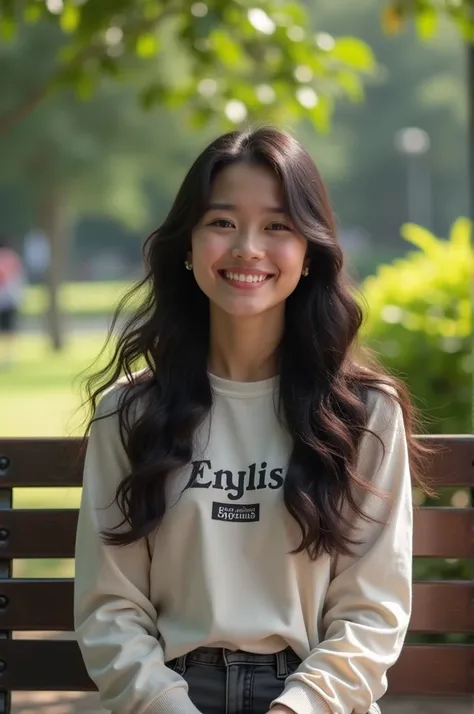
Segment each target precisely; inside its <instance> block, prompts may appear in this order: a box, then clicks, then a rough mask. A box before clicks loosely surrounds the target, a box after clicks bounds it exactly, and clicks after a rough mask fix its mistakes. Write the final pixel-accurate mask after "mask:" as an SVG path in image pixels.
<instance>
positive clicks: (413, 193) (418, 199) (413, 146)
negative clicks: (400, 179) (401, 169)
mask: <svg viewBox="0 0 474 714" xmlns="http://www.w3.org/2000/svg"><path fill="white" fill-rule="evenodd" d="M395 146H396V148H397V149H398V151H399V152H400V153H401V154H402V155H403V156H404V157H405V159H406V167H407V183H406V186H407V210H408V220H409V221H410V222H411V223H418V224H420V225H422V226H425V228H431V217H432V216H431V180H430V173H429V168H428V164H427V161H426V158H427V154H428V152H429V150H430V147H431V139H430V137H429V135H428V133H427V132H426V131H425V130H424V129H420V128H419V127H405V128H403V129H400V130H399V131H397V133H396V134H395Z"/></svg>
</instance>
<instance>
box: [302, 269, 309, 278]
mask: <svg viewBox="0 0 474 714" xmlns="http://www.w3.org/2000/svg"><path fill="white" fill-rule="evenodd" d="M301 275H302V276H303V278H306V277H308V275H309V268H308V266H306V267H305V268H303V271H302V273H301Z"/></svg>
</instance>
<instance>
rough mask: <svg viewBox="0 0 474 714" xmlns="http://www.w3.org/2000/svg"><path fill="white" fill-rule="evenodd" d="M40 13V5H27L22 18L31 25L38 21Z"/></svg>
mask: <svg viewBox="0 0 474 714" xmlns="http://www.w3.org/2000/svg"><path fill="white" fill-rule="evenodd" d="M42 14H43V13H42V11H41V6H40V5H37V4H35V5H27V6H26V7H25V8H24V10H23V19H24V21H25V22H26V23H28V24H29V25H33V24H34V23H35V22H38V20H39V19H40V18H41V16H42Z"/></svg>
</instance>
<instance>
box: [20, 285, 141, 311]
mask: <svg viewBox="0 0 474 714" xmlns="http://www.w3.org/2000/svg"><path fill="white" fill-rule="evenodd" d="M130 287H131V283H128V282H122V281H104V282H71V283H65V284H64V285H63V286H62V288H61V290H60V301H61V305H62V307H63V310H64V312H65V313H66V314H70V315H76V316H78V317H79V316H80V317H95V316H98V315H108V314H110V313H112V312H113V311H114V309H115V307H116V306H117V303H118V301H119V300H120V298H121V297H123V295H124V294H125V292H126V291H127V290H128V289H129V288H130ZM47 304H48V297H47V292H46V290H45V287H44V286H43V285H28V286H27V288H26V291H25V297H24V300H23V304H22V308H21V312H22V315H24V316H25V317H38V316H40V315H42V314H44V312H45V311H46V307H47Z"/></svg>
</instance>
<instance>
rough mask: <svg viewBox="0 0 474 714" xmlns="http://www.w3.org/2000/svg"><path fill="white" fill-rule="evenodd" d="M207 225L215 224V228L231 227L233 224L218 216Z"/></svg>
mask: <svg viewBox="0 0 474 714" xmlns="http://www.w3.org/2000/svg"><path fill="white" fill-rule="evenodd" d="M209 225H211V226H216V228H229V227H230V228H232V225H233V224H232V223H231V222H230V221H228V220H227V219H226V218H218V219H217V220H215V221H212V223H210V224H209Z"/></svg>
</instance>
